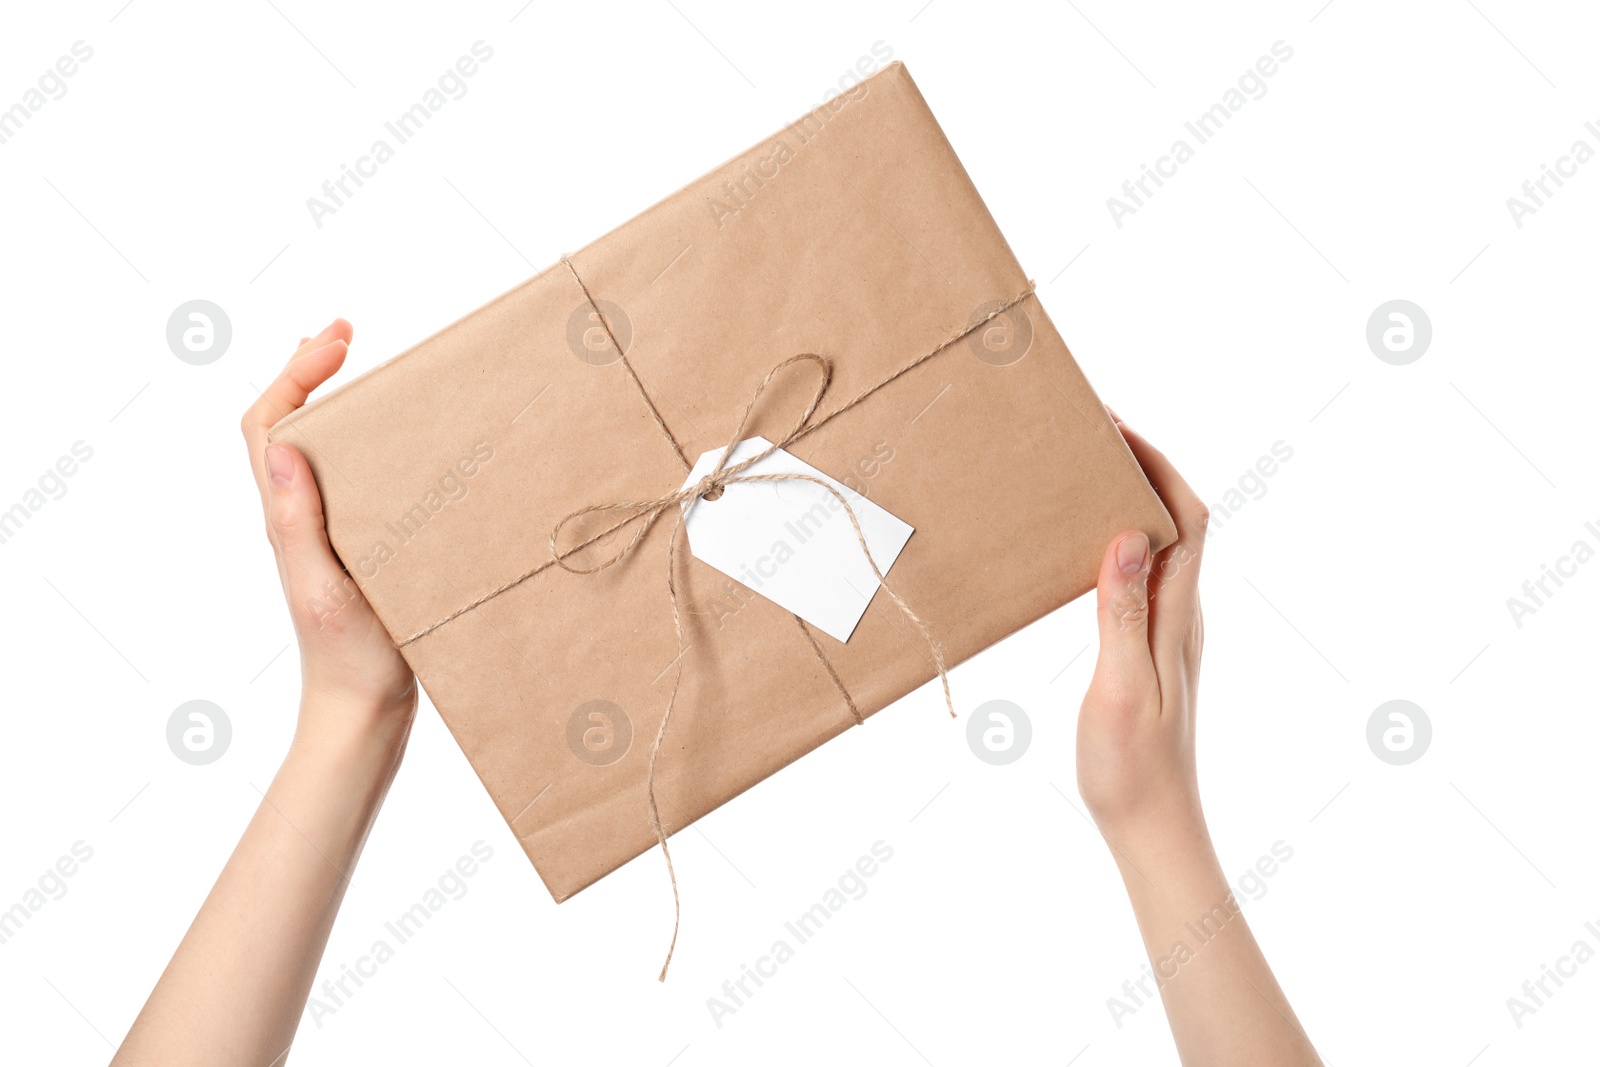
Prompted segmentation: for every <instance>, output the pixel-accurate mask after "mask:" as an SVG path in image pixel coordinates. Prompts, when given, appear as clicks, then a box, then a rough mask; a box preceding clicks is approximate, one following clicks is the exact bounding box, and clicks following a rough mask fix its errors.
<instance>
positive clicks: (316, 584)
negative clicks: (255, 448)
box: [263, 444, 351, 626]
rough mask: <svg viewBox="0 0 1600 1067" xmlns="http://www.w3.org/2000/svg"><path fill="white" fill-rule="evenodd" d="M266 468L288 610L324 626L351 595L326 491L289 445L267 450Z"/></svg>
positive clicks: (269, 507)
mask: <svg viewBox="0 0 1600 1067" xmlns="http://www.w3.org/2000/svg"><path fill="white" fill-rule="evenodd" d="M263 466H264V467H266V469H267V489H268V494H269V499H268V503H267V524H268V528H269V529H270V530H271V532H272V541H273V547H274V549H275V550H276V551H277V554H278V562H279V567H280V570H281V572H282V576H283V588H284V592H285V593H286V594H287V595H288V601H289V610H290V612H291V614H293V615H294V616H295V618H296V620H297V621H300V620H302V619H304V620H306V621H308V622H310V623H311V624H313V625H314V626H320V625H322V623H323V622H324V621H325V620H326V619H327V618H328V617H330V616H331V615H333V614H334V613H336V612H337V611H338V610H339V608H340V607H342V606H343V605H344V604H345V603H346V601H347V600H348V599H349V597H350V595H351V594H350V593H349V592H348V591H347V590H348V587H349V585H350V580H349V576H348V575H347V574H345V571H344V568H343V567H342V566H341V565H340V563H339V559H338V557H337V556H336V555H334V552H333V547H332V546H331V545H330V544H329V543H328V532H327V528H326V526H325V524H324V522H323V517H322V495H321V494H320V493H319V492H318V491H317V483H316V480H315V479H314V478H313V477H312V476H311V468H310V467H309V466H308V465H307V464H306V460H305V457H304V456H302V455H301V454H300V452H299V451H298V450H296V449H294V448H291V447H290V446H288V445H285V444H270V445H268V446H266V448H265V449H263Z"/></svg>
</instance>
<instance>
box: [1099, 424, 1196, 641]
mask: <svg viewBox="0 0 1600 1067" xmlns="http://www.w3.org/2000/svg"><path fill="white" fill-rule="evenodd" d="M1117 429H1119V430H1121V431H1122V436H1123V438H1124V439H1125V440H1126V441H1127V442H1128V447H1129V448H1130V449H1132V450H1133V456H1134V458H1135V459H1137V460H1138V461H1139V466H1140V467H1142V468H1143V469H1144V472H1145V476H1146V477H1147V478H1149V479H1150V484H1151V485H1152V486H1153V487H1154V488H1155V491H1156V494H1157V495H1158V496H1160V497H1161V502H1162V503H1163V504H1165V505H1166V508H1167V511H1168V513H1169V514H1171V516H1172V521H1173V522H1174V523H1175V524H1176V525H1177V527H1178V540H1177V541H1176V542H1175V543H1173V544H1172V545H1171V546H1169V547H1168V548H1166V549H1165V550H1164V551H1163V552H1162V553H1161V555H1160V557H1159V558H1158V559H1157V560H1156V561H1155V564H1154V566H1153V568H1152V570H1153V574H1152V578H1151V589H1150V591H1151V599H1152V600H1153V602H1154V605H1153V607H1152V616H1153V620H1154V622H1153V625H1154V628H1155V643H1156V645H1157V646H1158V647H1159V646H1160V645H1161V644H1162V642H1163V640H1164V639H1166V638H1167V637H1168V633H1167V631H1166V630H1165V629H1164V627H1165V626H1166V625H1169V624H1170V625H1171V626H1172V627H1174V628H1175V629H1176V628H1180V627H1181V628H1187V627H1188V626H1189V624H1190V622H1191V621H1192V620H1191V616H1192V615H1193V614H1194V612H1195V611H1196V610H1197V608H1198V605H1199V597H1200V592H1199V590H1200V585H1199V583H1200V557H1201V555H1202V553H1203V551H1204V549H1205V541H1206V525H1207V523H1208V522H1209V521H1210V517H1211V516H1210V512H1209V511H1208V510H1207V508H1206V506H1205V504H1204V503H1202V502H1201V500H1200V497H1199V496H1198V495H1197V494H1196V493H1195V491H1194V490H1193V489H1191V488H1189V483H1188V482H1186V481H1184V480H1183V476H1182V475H1181V474H1179V473H1178V471H1177V468H1176V467H1174V466H1173V465H1172V461H1171V460H1169V459H1167V457H1166V456H1165V455H1164V454H1163V453H1162V452H1161V450H1160V449H1158V448H1156V447H1155V446H1154V445H1152V444H1151V443H1150V442H1149V441H1146V440H1145V439H1144V437H1142V436H1141V435H1140V434H1139V433H1138V432H1137V431H1135V430H1134V429H1132V428H1131V427H1130V426H1128V424H1127V423H1125V422H1122V421H1121V420H1118V422H1117ZM1174 636H1175V635H1174Z"/></svg>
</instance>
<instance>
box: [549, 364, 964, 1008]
mask: <svg viewBox="0 0 1600 1067" xmlns="http://www.w3.org/2000/svg"><path fill="white" fill-rule="evenodd" d="M801 363H810V364H812V365H814V366H815V367H817V369H818V370H819V371H820V374H819V376H818V381H817V384H816V387H815V389H814V390H813V391H812V394H811V400H810V402H809V403H808V404H807V405H806V408H805V411H804V412H802V413H801V415H800V417H799V418H798V419H797V420H796V421H795V423H794V425H793V426H792V427H791V428H790V429H789V431H788V432H787V433H786V434H783V435H782V436H781V437H780V438H779V439H778V441H777V442H776V443H771V444H769V445H768V446H767V447H766V448H764V449H762V450H761V451H759V452H758V453H756V454H755V455H754V456H751V457H749V458H747V459H743V460H740V461H739V462H737V463H731V462H729V461H730V460H731V459H732V456H733V450H734V447H735V446H736V445H738V444H739V442H740V441H742V440H743V439H744V433H745V429H746V427H747V426H748V425H749V422H750V415H751V413H752V412H753V411H754V410H755V406H756V404H757V403H758V402H759V401H760V399H761V396H762V394H763V393H764V392H765V391H766V389H767V387H768V386H769V385H771V384H772V382H773V381H774V379H776V378H777V377H778V376H779V375H780V374H782V373H783V372H784V371H785V370H787V369H788V368H789V367H792V366H796V365H798V364H801ZM832 378H833V366H832V364H831V363H830V362H829V361H828V360H827V359H825V358H824V357H822V356H819V355H817V354H816V353H814V352H803V353H800V354H799V355H794V356H790V357H789V358H788V359H785V360H782V361H780V362H779V363H778V364H777V365H776V366H774V367H773V368H772V370H770V371H768V372H767V376H766V377H765V378H763V379H762V380H761V384H760V385H758V386H756V388H755V391H754V392H752V393H751V395H750V399H749V401H748V402H747V403H746V404H745V407H744V411H743V412H742V413H741V414H740V416H739V422H738V425H737V426H736V427H735V428H734V431H733V434H732V436H731V438H730V439H729V442H728V446H727V447H726V448H724V449H723V450H722V454H721V455H719V456H718V457H717V460H716V463H715V464H714V465H713V467H712V469H711V471H710V472H709V473H708V474H707V475H706V476H705V477H703V478H701V479H699V480H698V481H695V482H692V483H690V484H688V485H685V486H683V487H681V488H679V489H676V490H674V491H672V492H670V493H666V494H663V495H662V496H660V497H657V498H656V499H655V500H647V501H619V502H617V503H614V504H594V505H590V506H589V507H585V508H579V509H578V510H577V511H574V512H572V513H571V514H569V515H567V516H566V517H565V518H563V519H562V520H561V521H560V522H558V523H557V524H556V526H555V529H553V530H551V532H550V558H551V559H552V560H553V561H554V562H555V564H556V566H559V567H560V568H561V569H563V570H565V571H568V572H570V573H572V574H597V573H599V572H600V571H603V570H606V569H607V568H609V567H613V566H616V565H617V564H618V563H621V562H622V561H623V560H624V559H626V558H627V556H628V554H629V553H631V552H632V551H633V550H634V548H636V547H637V546H638V545H639V543H640V542H641V541H642V540H643V539H644V537H645V535H646V534H647V533H649V531H650V530H651V529H652V528H653V527H654V526H655V523H656V521H657V520H658V519H659V518H660V517H661V516H662V515H663V514H665V513H666V512H667V511H668V510H669V509H672V508H674V507H676V509H677V515H676V516H675V517H674V519H673V523H672V534H671V536H670V538H669V539H668V542H667V602H668V604H669V606H670V607H671V609H672V628H673V632H674V633H675V634H676V635H677V639H678V656H677V658H676V659H675V660H674V661H673V678H672V689H671V691H670V692H669V693H668V694H667V707H666V711H665V712H664V713H663V714H662V716H661V723H660V725H659V726H658V727H657V728H656V736H655V740H654V741H653V742H652V743H651V745H650V760H649V765H648V769H647V771H646V777H645V788H646V793H647V794H648V796H649V802H650V805H649V806H650V828H651V829H652V830H653V831H654V832H655V836H656V843H657V844H659V845H660V846H661V853H662V856H663V857H665V859H666V861H667V877H668V879H670V881H671V882H672V910H673V919H672V941H671V943H670V944H669V945H668V947H667V958H666V960H665V962H663V963H662V965H661V974H660V975H659V976H658V980H659V981H663V982H664V981H666V978H667V968H669V967H670V966H671V965H672V956H673V953H674V952H675V951H676V949H677V946H678V931H679V928H680V926H681V924H682V919H683V909H682V903H681V899H680V895H679V891H678V876H677V872H676V871H675V870H674V868H673V865H672V850H671V848H670V847H668V845H667V831H666V828H665V827H664V826H663V825H662V822H661V809H660V805H659V803H658V800H657V795H656V765H657V762H658V760H659V758H660V755H661V743H662V741H663V740H664V739H665V737H666V735H667V726H668V724H669V723H670V722H671V721H672V713H673V711H674V709H675V708H676V707H677V703H678V690H679V688H680V687H681V685H682V682H683V661H684V658H685V657H686V656H687V654H688V642H687V640H686V638H685V635H684V630H683V614H682V610H681V609H680V607H679V601H678V587H677V559H678V540H679V538H678V535H679V533H680V532H681V531H682V530H683V526H684V523H685V521H686V519H687V516H688V513H689V512H690V511H691V510H692V509H693V508H694V507H696V506H697V505H698V504H699V503H700V501H702V500H704V499H706V498H707V496H711V497H712V498H713V499H715V497H716V496H717V495H718V494H719V493H720V491H721V490H722V489H724V488H726V487H727V486H730V485H737V484H741V483H753V482H796V481H799V482H810V483H812V484H814V485H818V486H821V487H822V488H823V489H824V490H826V491H827V492H828V493H829V494H831V495H832V496H833V498H834V499H835V500H837V501H838V502H839V504H840V506H841V507H842V508H843V509H844V512H845V514H846V515H847V516H849V518H850V528H851V529H852V530H853V531H854V533H855V535H856V541H857V543H858V544H859V545H860V546H861V552H862V555H863V556H865V558H866V560H867V565H868V566H869V567H871V568H872V574H873V577H875V578H876V579H877V582H878V585H879V587H881V588H882V589H883V591H884V592H885V593H886V594H888V596H889V598H890V599H891V600H892V601H893V602H894V605H895V607H897V608H898V609H899V610H900V613H901V614H902V615H903V616H904V617H905V618H906V619H907V620H908V621H909V622H910V623H911V624H912V626H913V627H914V628H915V629H916V630H917V632H918V633H919V634H921V636H922V639H923V641H924V642H925V643H926V644H927V646H928V650H929V652H930V653H931V654H932V656H933V664H934V668H935V669H936V670H937V671H938V673H939V682H940V685H941V686H942V687H943V690H944V700H945V707H946V708H947V709H948V710H949V712H950V717H951V718H955V714H956V710H955V703H954V702H953V700H952V699H951V696H950V679H949V675H948V674H947V672H946V670H945V663H944V651H943V649H941V648H940V647H939V643H938V642H937V641H935V640H934V639H933V634H932V632H931V631H930V630H929V629H928V625H927V623H925V622H924V621H923V620H922V617H921V616H919V615H918V614H917V613H916V611H915V610H913V609H912V607H911V605H910V604H908V603H907V602H906V600H905V598H904V597H902V596H901V595H900V594H899V593H897V592H895V591H894V589H893V588H892V587H891V586H890V585H889V580H888V578H887V577H885V576H884V573H883V570H882V569H881V568H880V567H879V566H878V561H877V560H876V559H875V558H874V557H873V555H872V547H871V546H870V545H869V544H868V543H867V535H866V533H865V531H863V530H862V528H861V520H860V517H859V516H858V515H857V514H856V509H855V508H854V507H853V506H852V505H851V503H850V501H849V500H848V499H846V498H845V496H844V494H843V493H841V492H839V490H838V489H836V488H835V487H834V486H833V485H832V484H831V483H829V482H827V481H825V480H823V479H822V478H818V477H816V476H814V475H810V474H801V473H784V474H746V473H744V472H745V471H748V470H749V469H750V468H751V467H754V466H755V465H756V464H758V463H760V462H761V461H762V460H764V459H766V458H767V457H769V456H771V455H773V454H774V453H776V452H777V451H779V450H780V449H782V448H784V447H786V446H787V445H789V444H790V443H792V442H794V441H796V440H798V439H799V438H800V437H801V436H803V435H804V434H805V433H806V432H807V430H808V429H809V428H810V425H811V423H810V420H811V418H812V416H813V415H815V414H816V410H817V408H818V406H819V405H820V404H821V403H822V398H823V396H824V395H825V394H826V393H827V390H828V385H829V383H830V382H831V381H832ZM858 399H859V398H858ZM849 406H853V404H852V405H847V407H849ZM840 410H844V409H840ZM835 414H837V412H835ZM611 511H631V512H637V513H639V515H640V517H642V521H640V522H639V523H638V526H637V528H636V530H635V531H634V534H633V537H632V538H630V539H629V540H628V541H627V543H626V544H624V545H623V546H622V547H621V548H620V549H618V550H617V551H616V552H614V553H612V554H611V555H609V556H607V557H606V558H604V559H602V560H600V561H599V562H598V563H594V564H592V565H589V566H580V565H575V564H573V563H571V562H569V559H570V557H571V553H567V554H563V553H562V552H561V532H562V531H563V530H564V529H565V528H566V526H567V524H568V523H570V522H573V521H576V520H577V519H579V518H582V517H583V516H585V515H591V514H596V513H602V512H611ZM795 620H796V621H797V622H799V623H800V629H801V632H802V633H804V635H805V637H806V641H807V643H808V644H809V645H810V646H811V651H812V652H813V653H814V654H815V655H816V657H817V661H818V662H819V663H821V665H822V667H823V669H824V670H825V671H826V672H827V674H828V677H829V678H830V679H831V680H832V681H833V684H834V685H835V686H836V687H837V688H838V689H839V691H840V692H841V693H843V694H844V698H845V703H846V705H847V706H848V707H849V708H850V711H851V714H852V715H853V716H854V717H855V720H856V722H857V723H858V724H859V723H861V722H862V721H863V719H862V716H861V711H860V709H859V708H858V707H857V706H856V703H855V701H854V700H853V699H852V698H851V696H850V694H849V691H848V690H847V689H846V688H845V686H844V683H843V681H842V680H841V679H840V678H839V675H838V672H837V671H835V670H834V668H833V665H832V664H831V663H830V662H829V661H828V658H827V656H825V655H824V654H823V652H822V648H821V646H820V645H819V644H818V643H817V640H816V638H815V637H814V636H812V634H811V631H810V629H809V628H807V627H806V625H805V622H804V620H802V619H800V617H799V616H798V615H797V616H795Z"/></svg>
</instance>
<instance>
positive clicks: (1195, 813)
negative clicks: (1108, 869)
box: [1100, 802, 1221, 884]
mask: <svg viewBox="0 0 1600 1067" xmlns="http://www.w3.org/2000/svg"><path fill="white" fill-rule="evenodd" d="M1100 832H1101V836H1103V837H1104V838H1105V841H1106V844H1107V846H1108V847H1109V848H1110V849H1111V851H1112V854H1113V855H1114V856H1116V858H1117V864H1118V866H1119V867H1120V868H1122V874H1123V877H1124V878H1125V879H1127V878H1130V877H1131V878H1133V879H1139V880H1141V881H1144V880H1154V881H1156V882H1157V883H1158V884H1159V883H1160V882H1162V881H1163V880H1166V881H1178V882H1186V883H1187V882H1195V881H1202V880H1208V879H1209V878H1210V876H1211V875H1213V874H1214V873H1216V872H1218V871H1220V870H1221V866H1220V863H1219V861H1218V859H1217V852H1216V848H1215V846H1214V845H1213V844H1212V841H1211V831H1210V829H1209V828H1208V827H1207V826H1206V821H1205V816H1204V814H1202V813H1201V811H1200V806H1199V803H1198V802H1194V803H1184V804H1175V805H1172V806H1169V807H1164V808H1159V809H1151V810H1147V811H1143V812H1141V813H1140V814H1139V815H1138V817H1136V818H1132V819H1127V820H1121V821H1117V822H1114V823H1113V822H1108V823H1104V824H1102V825H1101V826H1100ZM1130 868H1131V869H1130Z"/></svg>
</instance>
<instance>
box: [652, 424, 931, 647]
mask: <svg viewBox="0 0 1600 1067" xmlns="http://www.w3.org/2000/svg"><path fill="white" fill-rule="evenodd" d="M771 447H772V442H770V441H768V440H766V439H765V438H761V437H752V438H749V439H748V440H744V441H740V442H739V443H738V445H736V446H735V447H734V450H733V459H732V460H731V461H730V466H731V465H732V464H734V463H739V462H742V461H744V460H746V459H749V458H750V457H751V456H755V455H759V454H760V453H761V452H764V451H765V450H767V449H769V448H771ZM723 451H724V450H723V449H720V448H718V449H713V450H712V451H710V452H707V453H706V454H705V455H703V456H701V457H700V459H699V461H698V462H697V463H695V465H694V470H692V471H690V472H689V477H688V479H687V480H686V481H684V483H683V485H684V488H688V487H689V486H691V485H693V484H694V483H695V482H698V481H699V480H700V479H702V478H704V477H705V476H706V475H708V474H710V473H711V471H712V469H713V468H714V467H715V466H716V463H717V459H718V457H720V456H721V455H722V453H723ZM739 473H740V474H741V475H755V474H804V475H809V476H810V477H812V478H819V479H821V480H822V481H824V482H826V483H828V484H829V485H831V486H833V488H834V489H835V490H837V491H838V492H839V494H840V495H842V496H843V497H844V498H845V500H848V501H849V502H850V507H851V509H853V510H854V511H855V515H856V519H857V521H859V522H860V523H861V532H862V533H863V534H865V535H866V539H867V545H868V546H869V547H870V548H871V549H872V558H873V560H875V561H876V562H877V564H878V569H879V570H881V571H883V573H884V574H885V575H887V574H888V573H889V568H890V567H891V566H893V565H894V561H895V560H896V559H898V558H899V556H900V551H901V549H903V548H905V546H906V542H907V541H909V540H910V539H911V527H910V526H908V525H906V524H905V523H904V522H901V521H900V520H899V519H897V518H895V517H894V516H893V515H891V514H889V513H888V512H887V511H885V510H883V508H881V507H879V506H878V505H877V504H874V503H873V502H872V501H870V500H868V499H867V498H866V497H864V496H862V495H861V494H860V493H858V492H856V491H855V490H854V489H851V488H850V487H849V486H847V485H845V484H844V483H843V482H840V481H838V480H837V479H834V478H830V477H828V476H827V475H826V474H823V473H822V472H821V471H819V470H817V469H816V468H815V467H813V466H811V465H810V464H807V463H802V462H801V461H800V460H798V459H796V458H795V457H794V456H792V455H790V454H789V453H787V452H784V451H783V450H781V449H780V450H779V451H777V452H774V453H773V454H772V455H770V456H768V457H767V458H766V459H764V460H762V461H761V462H760V463H757V464H754V465H753V466H750V467H747V468H745V469H744V470H742V471H740V472H739ZM683 507H684V508H685V509H686V512H687V513H686V514H685V516H684V532H685V533H687V534H688V536H689V550H690V551H691V552H693V553H694V555H695V558H696V559H698V560H700V561H701V562H703V563H707V564H709V565H710V566H712V567H715V568H716V569H717V570H719V571H721V572H722V573H723V574H726V575H727V576H728V577H730V578H732V579H733V580H734V581H736V582H739V583H741V584H743V585H745V586H746V587H748V588H750V589H753V590H754V591H756V592H757V593H760V594H761V595H762V596H764V597H766V598H767V599H768V600H770V601H772V602H773V603H774V604H777V605H778V606H779V607H781V608H783V609H784V610H786V611H789V612H792V613H793V614H795V615H798V616H800V617H801V618H802V619H804V620H805V621H806V622H808V623H810V624H811V625H813V626H815V627H816V628H817V629H819V630H821V631H822V632H823V633H826V634H828V635H830V636H832V637H835V638H838V639H839V640H840V641H848V640H850V635H851V634H852V633H853V632H854V631H855V628H856V624H857V623H859V622H860V621H861V616H863V615H865V614H866V612H867V606H868V605H869V604H871V603H872V597H873V594H875V593H876V592H877V591H878V579H877V577H876V576H875V575H874V574H873V573H872V567H871V565H870V564H869V563H868V562H867V557H866V555H865V553H863V552H862V551H861V541H860V539H859V538H857V537H856V531H855V527H854V526H852V525H851V524H850V516H849V515H848V514H846V512H845V509H844V505H843V504H841V503H840V501H839V498H838V497H836V496H834V495H833V494H832V493H830V492H828V491H827V490H826V489H824V488H823V487H822V486H820V485H817V484H816V483H815V482H807V481H802V480H799V479H795V480H792V481H775V482H734V483H733V484H731V485H726V486H724V487H723V491H722V495H721V496H720V497H719V498H717V499H716V500H705V499H699V500H695V501H692V502H689V503H686V504H684V505H683Z"/></svg>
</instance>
